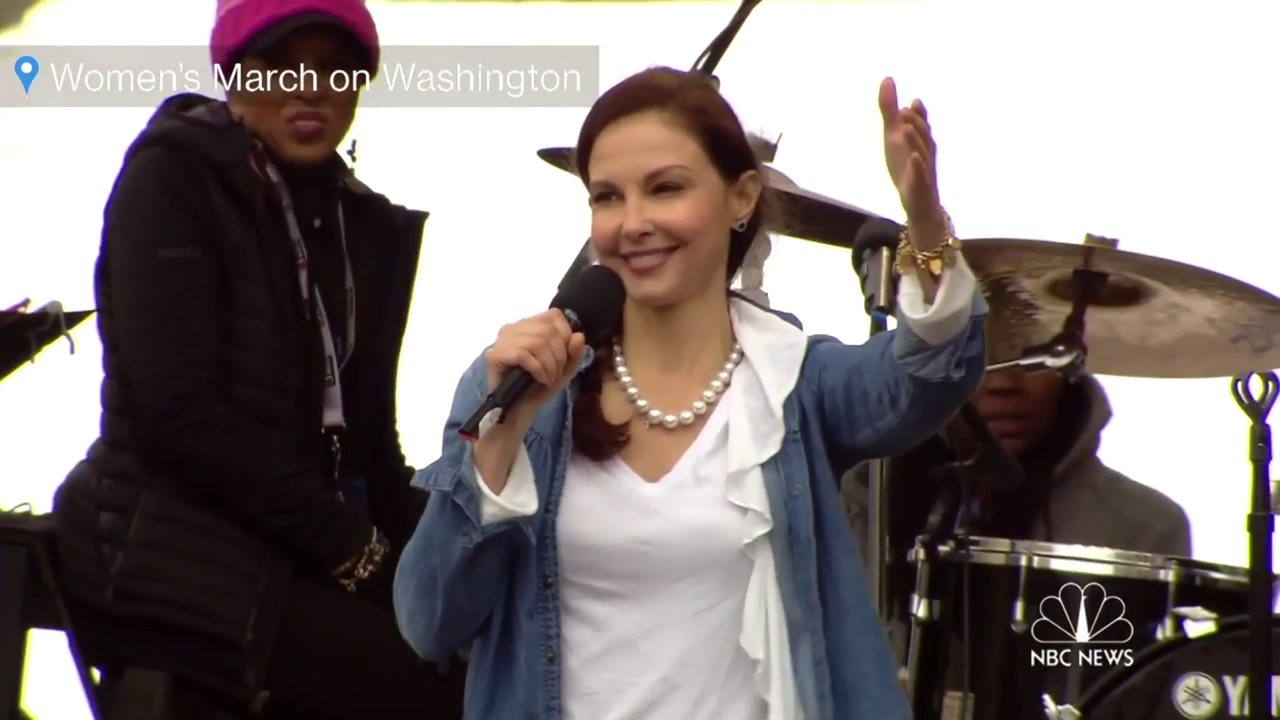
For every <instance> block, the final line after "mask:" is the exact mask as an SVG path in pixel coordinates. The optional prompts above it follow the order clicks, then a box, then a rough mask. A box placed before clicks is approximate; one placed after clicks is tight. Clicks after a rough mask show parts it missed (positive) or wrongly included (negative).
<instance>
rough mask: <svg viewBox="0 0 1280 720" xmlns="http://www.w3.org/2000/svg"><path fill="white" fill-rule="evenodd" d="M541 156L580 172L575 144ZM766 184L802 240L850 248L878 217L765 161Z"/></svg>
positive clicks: (786, 224)
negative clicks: (809, 186) (798, 181)
mask: <svg viewBox="0 0 1280 720" xmlns="http://www.w3.org/2000/svg"><path fill="white" fill-rule="evenodd" d="M538 157H540V158H542V160H543V161H544V162H546V163H547V164H548V165H551V166H552V167H554V168H556V169H558V170H563V171H565V172H567V173H569V174H571V175H575V176H576V175H577V174H578V173H577V168H575V167H574V164H573V148H568V147H550V148H543V149H541V150H539V151H538ZM764 181H765V184H766V185H768V186H769V187H770V188H772V189H773V191H774V194H775V196H776V197H777V201H778V205H779V206H780V207H779V208H778V210H779V215H781V216H782V217H781V227H779V228H777V229H776V232H777V233H778V234H780V235H786V236H787V237H794V238H797V239H800V240H810V241H812V242H817V243H822V244H823V245H831V246H833V247H838V248H845V249H851V248H852V247H853V238H854V236H855V235H857V234H858V228H860V227H862V224H863V223H864V222H866V221H867V220H869V219H871V218H875V217H879V216H878V215H877V214H875V213H873V212H869V211H867V210H863V209H862V208H860V207H856V206H854V205H850V204H849V203H846V202H843V201H841V200H836V199H835V198H830V197H827V196H826V195H822V194H819V193H816V192H813V191H812V190H806V189H805V188H802V187H800V186H799V185H797V184H796V182H795V181H794V180H792V179H791V178H789V177H787V176H786V174H784V173H783V172H782V171H780V170H778V169H777V168H775V167H773V166H772V165H769V164H765V165H764Z"/></svg>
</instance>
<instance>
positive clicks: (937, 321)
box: [898, 253, 978, 345]
mask: <svg viewBox="0 0 1280 720" xmlns="http://www.w3.org/2000/svg"><path fill="white" fill-rule="evenodd" d="M977 289H978V280H977V278H975V277H974V276H973V271H972V270H970V269H969V265H968V264H967V263H965V261H964V257H963V256H960V255H959V254H958V253H957V257H956V264H955V266H954V267H951V268H948V269H946V270H943V271H942V277H941V278H939V280H938V292H937V293H935V294H934V298H933V304H928V303H926V302H925V301H924V287H922V286H921V285H920V278H918V277H916V274H915V273H905V274H903V275H902V277H901V278H899V281H898V321H899V322H903V323H906V324H907V325H908V326H910V327H911V331H912V332H914V333H915V334H916V335H917V336H918V337H919V338H920V339H921V340H924V341H925V342H927V343H929V344H930V345H943V344H945V343H948V342H950V341H951V340H954V339H955V338H956V336H958V335H959V334H960V333H961V332H962V331H963V330H964V329H965V327H966V326H967V325H968V324H969V318H970V317H972V316H973V299H974V293H975V292H977Z"/></svg>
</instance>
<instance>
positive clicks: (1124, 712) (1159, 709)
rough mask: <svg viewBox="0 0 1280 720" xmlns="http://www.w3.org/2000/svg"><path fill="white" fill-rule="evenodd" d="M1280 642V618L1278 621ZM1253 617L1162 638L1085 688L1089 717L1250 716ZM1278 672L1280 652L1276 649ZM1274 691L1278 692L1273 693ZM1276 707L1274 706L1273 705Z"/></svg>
mask: <svg viewBox="0 0 1280 720" xmlns="http://www.w3.org/2000/svg"><path fill="white" fill-rule="evenodd" d="M1272 636H1273V637H1274V638H1275V640H1274V641H1273V642H1275V643H1277V644H1278V645H1277V646H1280V620H1278V619H1273V621H1272ZM1248 640H1249V636H1248V628H1247V621H1246V620H1245V619H1244V618H1239V617H1237V618H1231V619H1229V620H1224V621H1221V622H1220V623H1219V626H1218V631H1217V632H1216V633H1214V634H1212V635H1206V636H1202V637H1198V638H1190V639H1181V640H1175V641H1171V642H1167V643H1162V644H1160V645H1157V646H1155V647H1152V648H1150V649H1148V650H1146V651H1145V652H1142V653H1139V654H1138V655H1137V656H1135V657H1134V662H1133V665H1132V666H1131V667H1127V668H1119V669H1117V670H1115V671H1114V672H1112V673H1110V674H1109V675H1107V676H1106V677H1104V678H1103V679H1102V680H1100V681H1099V682H1098V683H1097V685H1095V686H1094V687H1093V688H1091V689H1090V690H1089V692H1088V693H1086V694H1085V696H1084V698H1083V700H1082V701H1081V702H1080V705H1079V709H1080V712H1081V714H1082V715H1083V716H1084V717H1085V718H1086V720H1210V719H1211V718H1213V719H1216V718H1228V717H1247V713H1246V712H1245V710H1246V709H1247V708H1248V703H1247V697H1248V682H1247V678H1248V673H1249V646H1248ZM1271 671H1272V673H1280V658H1277V654H1276V653H1273V654H1272V668H1271ZM1271 694H1274V693H1271ZM1270 710H1271V709H1270V708H1268V711H1270Z"/></svg>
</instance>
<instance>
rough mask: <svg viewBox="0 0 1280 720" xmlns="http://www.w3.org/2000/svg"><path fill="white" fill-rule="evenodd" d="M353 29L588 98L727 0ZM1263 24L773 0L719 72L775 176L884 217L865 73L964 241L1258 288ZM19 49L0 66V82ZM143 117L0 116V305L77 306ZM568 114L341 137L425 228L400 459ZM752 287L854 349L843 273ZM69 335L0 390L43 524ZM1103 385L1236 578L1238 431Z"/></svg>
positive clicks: (433, 119) (141, 40)
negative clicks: (906, 124) (1086, 253)
mask: <svg viewBox="0 0 1280 720" xmlns="http://www.w3.org/2000/svg"><path fill="white" fill-rule="evenodd" d="M374 8H375V15H376V16H377V18H378V20H379V23H380V28H381V31H382V36H383V41H384V43H386V44H397V45H406V44H439V45H453V44H598V45H601V46H602V48H603V50H602V63H603V79H604V83H605V84H606V85H608V84H611V83H612V82H614V81H616V80H618V79H621V78H622V77H624V76H625V75H627V74H630V73H632V72H634V71H637V70H639V69H642V68H643V67H645V66H648V65H653V64H669V65H674V66H677V67H682V68H683V67H688V66H689V65H690V64H691V63H692V62H693V60H694V58H695V57H696V56H697V54H698V53H699V51H701V50H702V48H703V47H704V46H705V45H706V43H707V42H709V41H710V39H711V38H712V37H713V36H714V35H715V34H716V33H717V32H718V31H719V30H720V28H721V27H722V26H723V25H724V23H725V22H726V21H727V20H728V18H729V16H730V15H731V13H732V9H733V8H732V6H730V5H726V4H713V5H667V4H653V5H642V4H627V5H618V6H610V5H598V6H596V5H593V6H587V7H583V6H573V7H570V6H563V5H538V4H534V5H523V6H506V5H493V6H486V5H482V6H454V5H413V4H395V5H387V4H378V3H375V4H374ZM212 14H213V11H212V3H211V2H208V1H207V0H204V1H202V2H192V3H185V2H184V3H174V2H160V0H123V1H120V2H110V3H104V2H98V1H96V0H68V1H66V2H53V3H51V4H48V5H46V6H42V7H41V8H40V9H38V10H36V11H35V12H33V13H32V14H31V15H30V16H29V17H28V19H27V21H26V23H25V24H24V25H23V26H22V27H21V28H19V29H18V30H17V31H16V32H13V33H10V34H9V35H7V36H0V43H5V44H9V45H14V44H17V43H30V44H32V45H42V44H43V45H48V44H66V45H78V44H83V45H91V44H139V45H146V44H150V45H170V46H172V45H175V44H182V43H189V44H201V43H205V42H207V38H208V29H209V23H210V22H211V19H212ZM1278 19H1280V6H1277V5H1276V4H1275V3H1272V2H1266V1H1264V0H1254V1H1252V2H1248V1H1245V0H1217V1H1215V2H1206V1H1203V0H1200V1H1196V2H1192V1H1191V0H1188V1H1187V2H1181V3H1157V2H1155V0H1147V1H1145V2H1144V1H1141V0H1110V1H1098V0H1090V1H1084V0H1074V1H1072V2H1042V1H1039V0H1018V1H1017V2H1005V3H996V2H985V1H982V0H965V1H964V2H959V1H958V0H953V1H952V2H902V3H853V4H828V3H824V4H814V5H809V4H802V3H787V2H780V1H775V2H769V3H765V4H764V5H763V6H762V7H760V8H759V9H757V10H756V12H755V13H754V15H753V16H752V18H751V20H750V21H749V22H748V24H747V26H746V27H745V29H744V30H743V31H742V33H741V34H740V35H739V37H738V40H737V41H736V43H735V44H734V46H733V48H732V49H731V50H730V52H729V54H728V56H727V57H726V58H725V60H724V62H723V63H722V64H721V67H720V69H719V72H718V74H719V75H720V76H721V78H722V80H723V87H724V91H725V94H726V95H727V96H728V98H729V99H730V100H731V101H732V102H733V103H734V105H735V107H736V108H737V110H738V111H739V113H740V115H741V116H742V117H743V118H744V120H745V122H746V123H747V124H748V125H749V127H750V129H752V130H756V131H764V132H766V133H769V134H771V135H777V134H779V133H782V134H784V138H783V140H782V143H781V148H780V151H779V153H778V158H777V163H776V165H777V166H778V167H779V169H781V170H783V171H784V172H786V173H787V174H789V175H790V176H791V177H792V178H794V179H795V180H796V181H797V182H799V183H800V184H802V185H804V186H807V187H809V188H811V189H813V190H816V191H818V192H822V193H824V194H827V195H831V196H835V197H839V198H841V199H844V200H846V201H848V202H851V203H854V204H856V205H860V206H862V207H866V208H868V209H871V210H875V211H879V212H882V213H885V214H888V215H890V216H893V217H899V216H900V215H901V211H900V209H899V208H898V207H897V202H896V197H895V194H894V191H893V188H892V186H891V185H890V183H889V181H888V178H887V176H886V174H885V172H884V169H883V164H882V160H881V149H880V128H879V117H878V113H877V110H876V103H875V96H876V87H877V84H878V82H879V80H880V79H881V78H882V77H883V76H885V75H893V76H895V77H896V78H897V79H898V81H899V85H900V88H901V91H902V93H903V94H904V95H905V96H907V98H910V97H917V96H918V97H921V98H923V99H924V100H925V101H926V102H927V104H928V106H929V108H930V118H931V120H932V124H933V126H934V127H935V129H936V134H937V137H938V141H939V144H940V163H941V175H942V193H943V198H944V202H945V203H946V205H947V207H948V209H949V210H950V211H951V214H952V215H953V216H954V218H955V220H956V223H957V225H958V226H959V230H960V234H961V235H962V236H964V237H1027V238H1039V239H1047V240H1056V241H1062V242H1072V243H1075V242H1079V241H1080V240H1081V239H1082V238H1083V235H1084V234H1085V233H1086V232H1092V233H1098V234H1102V235H1106V236H1109V237H1115V238H1120V240H1121V248H1122V249H1127V250H1132V251H1136V252H1141V253H1146V254H1152V255H1160V256H1164V257H1168V258H1172V259H1175V260H1181V261H1183V262H1188V263H1192V264H1195V265H1199V266H1202V267H1206V268H1209V269H1212V270H1215V271H1218V272H1221V273H1224V274H1227V275H1232V276H1235V277H1237V278H1239V279H1241V280H1243V281H1245V282H1248V283H1251V284H1253V285H1256V286H1259V287H1261V288H1264V289H1267V290H1269V291H1271V292H1273V293H1274V292H1277V291H1278V290H1280V277H1278V276H1277V272H1276V267H1277V257H1280V255H1277V252H1280V251H1278V250H1277V244H1278V242H1280V219H1277V215H1276V208H1277V197H1278V196H1280V180H1277V176H1276V168H1277V166H1278V165H1280V140H1277V133H1276V127H1275V125H1276V120H1277V116H1278V115H1280V101H1277V92H1276V87H1277V85H1276V76H1277V69H1278V68H1280V49H1277V48H1280V45H1277V43H1276V41H1275V36H1274V32H1275V28H1276V27H1277V20H1278ZM19 50H20V48H7V49H0V60H3V62H0V65H4V67H0V74H3V75H6V76H7V73H8V72H9V67H10V66H11V65H12V63H13V60H14V59H16V57H17V56H18V55H20V54H21V52H20V51H19ZM8 81H9V80H8V79H7V77H6V78H0V82H8ZM149 114H150V111H149V110H142V109H138V110H125V109H22V110H11V109H0V167H2V168H3V172H0V207H2V208H3V212H2V213H0V238H2V241H3V254H2V255H0V306H7V305H8V304H11V303H13V302H16V301H17V300H19V299H21V298H23V297H27V296H31V297H33V298H34V299H35V301H36V304H40V303H42V302H47V301H49V300H60V301H62V302H63V303H64V304H65V305H66V306H67V307H68V308H73V309H78V308H88V307H91V306H92V303H93V296H92V286H91V282H92V268H93V262H94V259H95V255H96V252H97V246H98V235H99V230H100V223H101V220H100V218H101V208H102V203H103V201H104V200H105V198H106V196H107V193H108V191H109V189H110V186H111V183H112V180H113V179H114V176H115V174H116V172H117V171H118V169H119V161H120V158H121V157H122V154H123V153H124V151H125V148H126V147H127V145H128V143H129V142H130V141H131V140H132V138H133V137H134V136H135V135H136V133H137V132H138V131H139V130H140V129H141V127H142V125H143V123H144V122H145V121H146V119H147V117H148V116H149ZM584 114H585V109H571V110H536V109H489V110H469V109H421V110H417V109H375V110H368V111H364V112H362V113H361V114H360V116H359V118H358V121H357V123H356V127H355V130H354V133H353V134H354V136H355V137H357V138H358V139H359V150H360V152H359V165H358V172H359V174H360V175H361V177H362V178H363V179H364V180H365V181H366V182H368V183H369V184H370V185H372V186H373V187H374V188H375V189H378V190H379V191H380V192H383V193H386V194H387V195H389V196H390V197H391V198H392V199H394V200H396V201H398V202H401V203H404V204H408V205H412V206H415V207H420V208H423V209H427V210H430V211H431V212H432V217H431V220H430V221H429V223H428V226H427V235H426V242H425V247H424V252H423V257H422V264H421V269H420V271H419V276H418V285H417V296H416V298H415V304H414V312H413V315H412V319H411V322H410V328H409V332H408V336H407V337H406V340H405V349H404V357H403V361H402V364H401V367H402V372H401V375H400V386H399V387H400V390H399V402H400V430H401V436H402V438H403V441H404V446H405V450H406V452H407V453H408V455H409V459H410V461H411V462H412V463H414V464H416V465H418V466H421V465H425V464H427V463H429V462H430V461H431V460H433V459H434V457H435V456H436V454H437V453H438V452H439V448H440V426H441V423H442V422H443V420H444V417H445V414H446V410H447V408H448V404H449V400H450V397H451V395H452V393H453V389H454V384H455V382H456V379H457V376H458V375H459V373H460V372H461V371H462V370H463V368H465V367H466V365H467V364H468V363H469V362H470V360H471V359H472V357H473V356H474V354H475V353H476V352H477V351H478V350H480V349H481V348H482V347H483V346H484V345H485V344H486V343H487V342H488V341H489V340H490V339H491V336H492V334H493V332H494V331H495V330H496V328H497V327H498V326H499V325H500V324H501V323H503V322H506V321H509V320H511V319H513V318H516V317H520V316H523V315H526V314H529V313H531V312H534V311H537V310H539V309H541V308H543V307H545V305H546V302H547V299H548V298H549V296H550V295H551V293H552V292H553V290H554V286H555V283H556V282H557V281H558V280H559V278H560V275H561V274H562V273H563V271H564V270H565V268H566V267H567V265H568V263H569V261H570V260H571V259H572V258H573V256H574V254H575V253H576V252H577V249H578V247H579V246H580V245H581V242H582V240H583V238H585V237H586V234H587V230H588V216H587V211H586V204H585V194H584V192H583V191H582V189H581V187H580V185H578V184H577V182H576V180H574V179H573V178H571V177H570V176H568V175H565V174H562V173H560V172H558V171H555V170H552V169H550V168H549V167H548V166H546V165H544V164H543V163H542V162H541V161H540V160H538V159H537V158H536V157H535V156H534V151H535V150H536V149H538V148H540V147H544V146H549V145H569V144H572V142H573V141H574V139H575V138H576V135H577V127H578V124H579V122H580V121H581V119H582V117H583V115H584ZM765 288H766V290H767V291H768V292H769V293H770V296H771V301H772V303H773V305H774V306H775V307H778V308H780V309H785V310H788V311H790V312H793V313H795V314H797V315H798V316H799V317H800V318H801V319H802V320H803V321H804V322H805V324H806V329H808V330H810V331H812V332H822V333H830V334H834V335H837V336H839V337H841V338H843V339H845V340H847V341H854V342H856V341H859V340H862V339H864V338H865V329H864V328H865V326H866V320H865V317H864V315H863V313H862V310H861V306H862V302H861V298H860V296H859V294H858V285H857V281H856V278H855V276H854V275H853V273H852V271H851V270H850V266H849V258H848V254H847V253H845V252H841V251H838V250H834V249H829V248H824V247H820V246H816V245H812V244H808V243H804V242H800V241H796V240H787V239H780V240H777V241H775V243H774V251H773V256H772V258H771V260H770V261H769V264H768V266H767V270H766V281H765ZM462 308H465V310H462ZM75 337H76V341H77V347H78V350H79V352H78V353H77V354H76V355H75V356H69V355H68V354H67V352H66V346H65V344H58V345H55V346H54V348H53V349H52V350H50V351H48V352H46V353H45V354H44V355H42V356H41V357H40V359H39V361H38V362H37V363H36V364H35V365H34V366H31V367H27V368H26V369H24V370H21V371H20V372H19V374H18V375H17V376H16V377H14V378H13V379H11V380H9V381H7V382H5V383H3V384H0V409H3V411H2V412H0V438H3V441H2V442H3V444H2V449H0V506H3V507H9V506H12V505H15V504H17V503H19V502H24V501H30V502H32V503H33V504H34V505H35V506H36V508H37V509H38V510H40V511H47V510H48V508H49V500H50V497H51V495H52V493H53V490H54V488H55V487H56V486H57V484H58V483H59V482H61V480H62V478H63V476H64V475H65V473H66V472H67V470H68V469H70V467H71V466H72V465H73V464H74V463H75V462H76V461H77V460H78V459H79V458H80V457H82V454H83V452H84V450H85V449H86V447H87V446H88V445H89V443H90V442H91V441H92V440H93V438H94V437H95V436H96V434H97V423H98V412H99V408H98V383H99V379H100V373H101V371H100V364H99V357H100V346H99V343H98V339H97V337H96V332H95V330H94V329H93V323H92V321H91V322H90V323H89V324H87V325H86V326H84V327H83V328H82V329H81V330H79V331H78V332H77V333H76V335H75ZM1104 382H1105V384H1106V386H1107V389H1108V391H1109V392H1110V394H1111V399H1112V402H1113V404H1114V406H1115V408H1116V415H1117V417H1116V419H1115V420H1114V421H1113V422H1112V425H1111V427H1110V429H1109V430H1108V432H1107V434H1106V438H1105V442H1104V445H1103V451H1102V454H1103V457H1104V459H1105V460H1106V461H1107V462H1108V463H1110V464H1112V465H1113V466H1115V467H1116V468H1118V469H1119V470H1121V471H1123V472H1125V473H1126V474H1128V475H1130V476H1132V477H1134V478H1136V479H1138V480H1141V481H1142V482H1145V483H1148V484H1150V485H1152V486H1154V487H1157V488H1159V489H1160V490H1162V491H1163V492H1165V493H1167V494H1168V495H1170V496H1171V497H1173V498H1174V499H1175V500H1177V501H1178V502H1180V503H1182V504H1183V505H1184V506H1185V507H1186V508H1187V511H1188V512H1189V513H1190V515H1191V518H1192V523H1193V528H1194V533H1195V538H1194V541H1195V555H1196V557H1198V558H1201V559H1205V560H1211V561H1217V562H1226V563H1232V564H1239V565H1242V564H1244V562H1245V560H1246V536H1245V533H1244V517H1245V513H1246V512H1247V507H1248V478H1249V472H1248V465H1247V462H1246V457H1245V451H1246V439H1247V434H1246V432H1247V430H1246V421H1245V419H1244V416H1243V414H1242V413H1241V412H1240V410H1238V409H1237V408H1236V406H1235V404H1234V402H1233V401H1232V399H1231V397H1230V394H1229V392H1228V387H1227V381H1226V380H1225V379H1218V380H1199V381H1169V380H1164V381H1156V380H1140V379H1113V378H1105V379H1104ZM1278 474H1280V473H1278ZM0 591H2V590H0ZM35 635H36V636H35V637H33V641H32V645H31V650H30V655H29V664H28V667H29V673H28V676H27V684H26V704H27V707H28V708H29V709H30V710H31V711H32V712H33V713H34V714H35V715H36V716H37V717H38V718H42V719H44V720H48V719H52V718H57V719H58V720H79V719H80V718H85V717H87V712H86V710H85V706H84V702H83V700H82V699H81V697H80V695H79V692H78V689H77V688H76V687H75V686H74V683H75V682H76V681H75V676H74V673H73V671H72V669H71V665H70V662H69V659H68V657H67V654H66V651H65V644H64V642H63V639H62V637H61V636H60V635H50V634H43V633H37V634H35Z"/></svg>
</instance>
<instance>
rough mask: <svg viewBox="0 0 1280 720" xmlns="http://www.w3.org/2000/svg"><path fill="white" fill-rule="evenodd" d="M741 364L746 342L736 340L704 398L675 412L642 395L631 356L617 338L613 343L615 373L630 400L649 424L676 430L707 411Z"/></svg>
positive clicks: (705, 391) (703, 393)
mask: <svg viewBox="0 0 1280 720" xmlns="http://www.w3.org/2000/svg"><path fill="white" fill-rule="evenodd" d="M740 364H742V346H741V345H739V344H738V343H734V344H733V351H732V352H730V353H729V360H728V361H727V362H725V364H724V366H723V367H721V368H720V372H718V373H716V379H715V380H712V381H711V384H710V385H708V386H707V389H706V390H703V391H702V399H701V400H697V401H695V402H694V403H693V405H692V406H691V407H690V408H689V409H688V410H685V411H684V412H682V413H680V414H679V415H671V414H667V413H664V412H662V411H661V410H658V409H656V408H654V407H653V406H651V405H650V404H649V401H648V400H645V399H644V398H642V397H640V391H639V390H637V389H636V381H635V380H634V379H632V377H631V370H630V369H628V368H627V359H626V358H625V357H623V355H622V346H621V345H619V344H618V343H617V342H614V344H613V374H614V375H615V376H617V378H618V383H619V384H620V385H622V389H623V391H624V392H626V393H627V400H630V401H631V404H632V405H634V406H635V408H636V412H637V413H639V414H640V415H641V416H642V417H644V426H645V427H653V426H654V425H661V426H662V427H664V428H666V429H668V430H675V429H676V428H678V427H681V426H687V425H692V424H693V422H694V420H696V419H697V418H698V416H699V415H706V414H707V410H708V409H710V407H711V405H713V404H714V403H715V401H717V400H719V399H720V396H721V395H723V394H724V391H725V390H726V389H728V387H729V382H730V381H731V380H732V379H733V371H734V370H736V369H738V365H740Z"/></svg>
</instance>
